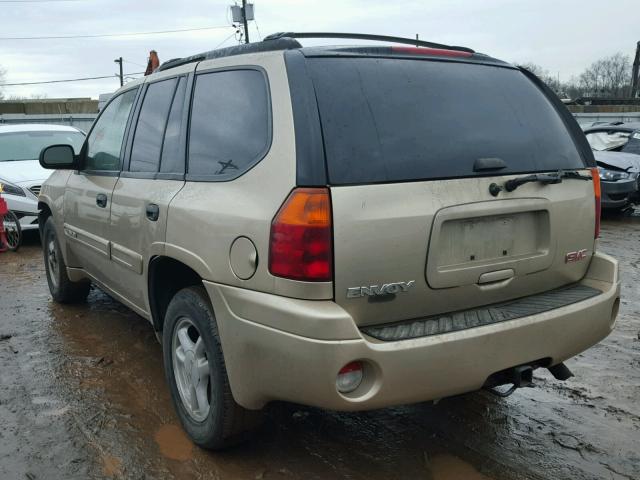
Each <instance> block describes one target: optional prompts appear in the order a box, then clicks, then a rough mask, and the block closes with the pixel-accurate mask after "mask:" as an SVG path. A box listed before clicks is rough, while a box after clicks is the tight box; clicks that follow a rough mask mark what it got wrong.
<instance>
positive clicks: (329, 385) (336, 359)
mask: <svg viewBox="0 0 640 480" xmlns="http://www.w3.org/2000/svg"><path fill="white" fill-rule="evenodd" d="M581 283H582V284H584V285H586V286H589V287H592V288H596V289H598V290H600V291H601V292H602V294H600V295H597V296H595V297H592V298H589V299H587V300H584V301H580V302H578V303H574V304H571V305H567V306H565V307H561V308H557V309H554V310H551V311H547V312H544V313H540V314H537V315H531V316H527V317H523V318H518V319H515V320H509V321H504V322H501V323H497V324H492V325H485V326H480V327H475V328H471V329H467V330H462V331H457V332H452V333H446V334H441V335H433V336H429V337H422V338H415V339H410V340H401V341H390V342H382V341H379V340H375V339H373V338H371V337H368V336H366V335H364V334H362V333H361V332H360V331H359V330H358V329H357V328H356V326H355V324H354V322H353V320H351V319H350V318H349V317H348V315H347V314H346V312H344V310H342V309H341V308H340V307H338V306H337V305H336V304H335V303H333V302H328V301H308V300H296V299H289V298H284V297H278V296H274V295H269V294H265V293H260V292H253V291H247V290H243V289H238V288H235V287H229V286H223V285H218V284H214V283H210V282H205V287H206V288H207V291H208V292H209V295H210V297H211V300H212V303H213V305H214V308H215V314H216V318H217V322H218V328H219V331H220V338H221V342H222V349H223V351H224V357H225V363H226V367H227V372H228V375H229V381H230V384H231V390H232V392H233V395H234V398H235V400H236V401H237V402H238V403H239V404H241V405H243V406H245V407H246V408H251V409H258V408H261V407H263V406H264V405H265V404H266V403H268V402H270V401H274V400H283V401H289V402H295V403H300V404H305V405H312V406H317V407H321V408H328V409H333V410H366V409H374V408H381V407H386V406H391V405H398V404H407V403H415V402H421V401H427V400H434V399H438V398H443V397H447V396H451V395H456V394H460V393H465V392H470V391H474V390H478V389H480V388H481V387H482V385H483V384H484V383H485V381H486V379H487V378H488V377H489V376H490V375H491V374H493V373H495V372H498V371H500V370H503V369H506V368H510V367H513V366H516V365H521V364H525V363H529V362H533V361H535V360H539V359H543V358H549V359H551V363H550V365H555V364H557V363H560V362H562V361H564V360H566V359H568V358H570V357H573V356H574V355H576V354H578V353H580V352H582V351H584V350H586V349H587V348H589V347H590V346H592V345H594V344H596V343H598V342H599V341H600V340H602V339H603V338H604V337H606V336H607V335H608V334H609V333H610V332H611V330H612V328H613V325H614V323H615V316H616V314H617V307H618V304H619V296H620V283H619V280H618V264H617V262H616V260H614V259H613V258H611V257H609V256H607V255H603V254H595V255H594V257H593V258H592V260H591V264H590V267H589V271H588V272H587V275H586V276H585V278H584V279H583V280H582V282H581ZM354 360H361V361H363V362H365V366H366V367H365V375H364V377H365V378H364V380H363V383H362V385H361V386H360V387H359V388H358V389H357V390H356V391H355V392H353V393H351V394H348V395H342V394H340V393H338V391H337V390H336V387H335V380H336V375H337V373H338V371H339V370H340V368H342V367H343V366H344V365H345V364H347V363H349V362H351V361H354Z"/></svg>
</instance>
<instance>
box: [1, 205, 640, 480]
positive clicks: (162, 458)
mask: <svg viewBox="0 0 640 480" xmlns="http://www.w3.org/2000/svg"><path fill="white" fill-rule="evenodd" d="M600 245H601V249H602V250H603V251H604V252H606V253H610V254H613V255H614V256H616V257H617V258H618V259H619V260H620V261H621V264H622V269H623V278H624V289H623V301H622V305H621V310H620V317H619V320H618V324H617V328H616V330H615V331H614V333H613V334H612V335H611V336H609V337H608V338H607V339H606V340H604V341H603V342H602V343H600V344H599V345H597V346H596V347H594V348H592V349H590V350H589V351H587V352H585V353H584V354H582V355H579V356H578V357H576V358H575V359H572V360H570V361H569V362H567V363H568V365H569V367H570V368H571V369H572V370H573V372H574V373H575V374H576V376H575V377H574V378H572V379H570V380H569V381H567V382H565V383H560V382H557V381H555V380H554V379H552V378H551V376H550V375H548V374H543V373H540V374H537V375H536V383H537V386H536V388H532V389H523V390H520V391H517V392H516V393H515V394H514V395H513V396H511V397H510V398H508V399H498V398H495V397H493V396H490V395H489V394H487V393H484V392H480V393H473V394H469V395H464V396H460V397H455V398H450V399H445V400H443V401H441V402H439V403H438V404H437V405H432V404H419V405H412V406H406V407H397V408H389V409H384V410H379V411H374V412H362V413H336V412H327V411H322V410H318V409H314V408H306V407H300V406H296V405H289V404H277V405H273V406H271V407H270V408H269V409H268V412H267V415H266V421H265V424H264V425H263V427H262V428H261V429H260V430H259V432H258V433H257V434H256V436H255V438H254V439H253V440H252V441H250V442H249V443H247V444H244V445H242V446H241V447H238V448H234V449H230V450H227V451H224V452H218V453H210V452H206V451H203V450H201V449H199V448H198V447H195V446H194V445H193V444H192V443H191V442H190V441H189V440H188V438H187V437H186V436H185V435H184V433H183V432H182V430H181V429H180V427H179V424H178V421H177V418H176V417H175V415H174V413H173V409H172V407H171V403H170V398H169V393H168V390H167V388H166V386H165V382H164V373H163V368H162V357H161V350H160V346H159V345H158V343H157V341H156V340H155V336H154V334H153V331H152V328H151V326H150V325H149V324H148V323H147V322H146V321H145V320H143V319H141V318H140V317H138V316H136V315H135V314H133V313H131V312H130V311H129V310H127V309H126V308H125V307H123V306H121V305H120V304H118V303H117V302H115V301H113V300H112V299H111V298H110V297H108V296H107V295H105V294H104V293H102V292H101V291H100V290H97V289H95V290H93V291H92V293H91V295H90V297H89V301H88V302H87V304H86V305H81V306H60V305H56V304H53V303H51V301H50V300H49V296H48V294H47V289H46V280H45V278H44V272H43V270H42V262H41V257H40V253H39V246H38V245H37V241H35V240H33V241H32V242H31V243H30V244H29V245H27V246H25V247H24V248H23V249H22V250H21V251H20V252H19V253H18V254H3V255H0V288H1V289H2V290H1V292H2V293H1V294H0V339H2V338H4V337H3V336H9V337H8V338H6V339H4V340H0V367H1V368H0V379H1V380H2V387H3V388H2V391H0V422H2V424H3V425H5V429H4V430H2V432H1V433H0V478H28V477H25V475H26V473H29V474H32V475H35V477H34V478H168V479H171V478H176V479H182V478H197V479H286V478H300V479H327V478H349V479H383V478H384V479H413V478H416V479H433V480H457V479H464V480H475V479H478V480H486V479H492V480H501V479H554V480H555V479H600V478H606V479H614V480H617V479H626V480H628V479H639V478H640V368H639V367H640V340H639V337H638V334H639V332H640V248H638V247H639V246H640V217H637V216H631V217H618V216H616V217H611V218H609V217H608V218H606V219H605V220H604V222H603V232H602V238H601V242H600ZM14 351H17V352H18V353H14Z"/></svg>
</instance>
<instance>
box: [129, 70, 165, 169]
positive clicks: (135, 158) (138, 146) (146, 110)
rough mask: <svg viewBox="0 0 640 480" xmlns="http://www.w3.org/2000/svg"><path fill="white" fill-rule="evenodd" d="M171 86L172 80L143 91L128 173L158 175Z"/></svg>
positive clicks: (155, 84)
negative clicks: (154, 173)
mask: <svg viewBox="0 0 640 480" xmlns="http://www.w3.org/2000/svg"><path fill="white" fill-rule="evenodd" d="M175 86H176V79H175V78H172V79H171V80H164V81H162V82H156V83H152V84H151V85H149V88H147V92H146V94H145V96H144V101H143V102H142V108H141V109H140V116H139V117H138V124H137V126H136V132H135V136H134V138H133V147H132V149H131V163H130V164H129V171H131V172H157V171H158V166H159V165H160V151H161V149H162V139H163V136H164V129H165V126H166V124H167V116H168V114H169V107H170V106H171V101H172V99H173V92H174V89H175Z"/></svg>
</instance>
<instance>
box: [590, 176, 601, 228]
mask: <svg viewBox="0 0 640 480" xmlns="http://www.w3.org/2000/svg"><path fill="white" fill-rule="evenodd" d="M591 176H592V177H593V196H594V197H595V207H596V229H595V232H594V236H595V238H598V237H599V236H600V214H601V210H602V190H601V189H600V174H599V172H598V169H597V168H592V169H591Z"/></svg>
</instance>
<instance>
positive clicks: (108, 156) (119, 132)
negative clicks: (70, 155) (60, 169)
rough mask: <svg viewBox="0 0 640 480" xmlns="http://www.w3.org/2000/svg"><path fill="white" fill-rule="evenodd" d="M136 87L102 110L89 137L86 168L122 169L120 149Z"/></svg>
mask: <svg viewBox="0 0 640 480" xmlns="http://www.w3.org/2000/svg"><path fill="white" fill-rule="evenodd" d="M136 92H137V90H136V89H133V90H129V91H128V92H125V93H123V94H122V95H119V96H118V97H116V98H115V99H114V100H113V101H112V102H111V103H109V105H107V108H106V109H105V110H104V111H103V112H102V115H100V118H98V120H97V121H96V124H95V126H94V127H93V129H92V130H91V133H90V134H89V137H88V138H87V157H86V161H85V165H84V168H85V169H86V170H107V171H118V170H120V151H121V150H122V140H123V138H124V131H125V128H126V127H127V120H128V119H129V113H130V112H131V107H132V106H133V101H134V99H135V98H136Z"/></svg>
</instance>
